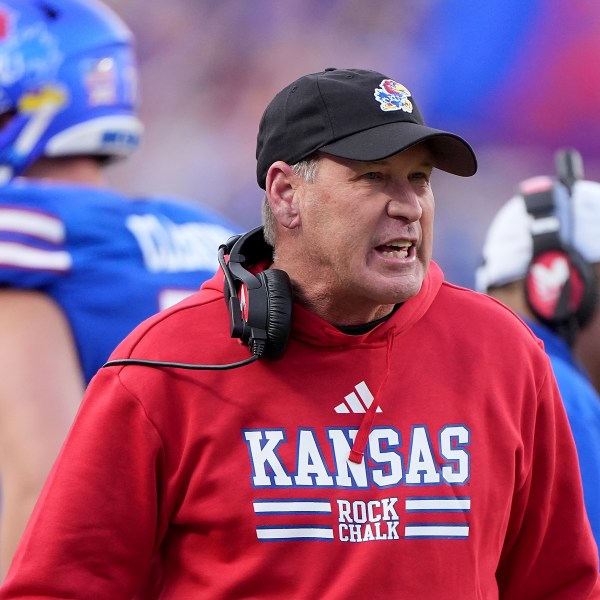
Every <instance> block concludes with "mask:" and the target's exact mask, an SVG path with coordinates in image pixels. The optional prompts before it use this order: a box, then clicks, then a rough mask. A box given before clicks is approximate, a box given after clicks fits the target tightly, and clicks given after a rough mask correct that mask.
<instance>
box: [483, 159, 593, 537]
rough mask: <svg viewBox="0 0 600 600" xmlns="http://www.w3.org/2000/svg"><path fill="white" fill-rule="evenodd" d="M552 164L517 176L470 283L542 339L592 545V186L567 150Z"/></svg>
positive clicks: (578, 160) (490, 230)
mask: <svg viewBox="0 0 600 600" xmlns="http://www.w3.org/2000/svg"><path fill="white" fill-rule="evenodd" d="M556 163H557V171H558V174H557V176H556V177H547V176H539V177H533V178H530V179H527V180H525V181H523V182H522V183H521V184H520V186H519V191H518V193H517V194H516V195H514V196H513V197H512V198H511V199H510V200H509V201H508V202H507V203H506V204H505V205H504V206H503V207H502V208H501V209H500V211H499V212H498V213H497V214H496V216H495V217H494V219H493V221H492V223H491V225H490V227H489V230H488V232H487V236H486V239H485V242H484V246H483V261H482V264H481V266H480V267H479V268H478V270H477V273H476V288H477V289H478V290H479V291H481V292H484V293H487V294H489V295H490V296H493V297H494V298H497V299H498V300H500V301H501V302H503V303H504V304H506V305H507V306H508V307H510V308H512V309H513V310H514V311H516V312H517V313H518V314H519V315H521V316H522V317H523V319H524V320H525V322H526V323H527V324H528V325H529V327H530V328H531V329H532V330H533V332H534V333H535V335H536V336H537V337H538V338H540V339H541V340H542V341H543V342H544V347H545V349H546V352H547V353H548V355H549V357H550V360H551V362H552V366H553V369H554V373H555V375H556V379H557V381H558V386H559V389H560V393H561V396H562V398H563V401H564V404H565V408H566V412H567V416H568V418H569V422H570V425H571V429H572V431H573V436H574V439H575V443H576V445H577V451H578V452H577V453H578V457H579V465H580V469H581V477H582V482H583V491H584V498H585V504H586V508H587V513H588V516H589V519H590V523H591V526H592V530H593V532H594V536H595V539H596V543H597V545H598V546H599V547H600V485H599V482H600V395H598V392H597V391H596V389H595V388H594V386H593V385H592V383H591V382H590V379H589V371H588V370H586V366H587V367H591V366H593V365H594V364H595V363H597V360H598V358H597V356H598V355H599V354H600V310H599V305H598V299H599V294H600V288H599V285H600V284H599V282H600V183H597V182H594V181H586V180H583V179H582V177H583V163H582V160H581V156H580V155H579V153H578V152H576V151H575V150H571V149H569V150H560V151H558V152H557V154H556ZM596 369H597V367H596ZM598 376H600V374H599V373H598V372H596V377H598Z"/></svg>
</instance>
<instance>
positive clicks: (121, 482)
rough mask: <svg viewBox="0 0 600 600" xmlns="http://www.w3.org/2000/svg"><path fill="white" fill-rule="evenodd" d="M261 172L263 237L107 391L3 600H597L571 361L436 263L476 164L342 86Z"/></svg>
mask: <svg viewBox="0 0 600 600" xmlns="http://www.w3.org/2000/svg"><path fill="white" fill-rule="evenodd" d="M256 156H257V180H258V184H259V186H260V187H262V188H263V189H264V190H265V200H264V204H263V222H264V227H259V228H256V229H253V230H251V231H249V232H247V233H245V234H243V235H241V236H236V237H234V238H232V239H230V240H229V241H227V242H225V241H224V243H223V245H222V246H221V247H220V249H219V261H220V264H221V271H222V272H219V273H217V274H216V275H215V277H214V278H213V279H212V280H210V281H208V282H206V283H205V284H203V286H202V288H201V290H200V291H199V292H198V293H197V294H195V295H194V296H192V297H191V298H188V299H186V300H184V301H183V302H182V303H180V304H178V305H177V306H176V307H174V308H171V309H168V310H167V311H166V312H163V313H162V314H161V315H160V316H157V317H151V318H149V319H148V320H146V321H145V322H144V323H143V324H142V325H140V326H139V327H137V328H136V330H135V331H134V332H133V333H132V334H130V335H129V336H128V337H127V338H126V339H125V340H124V342H123V343H122V344H120V345H119V347H118V348H117V349H116V350H115V352H114V353H113V354H112V356H111V359H110V360H109V361H108V362H107V363H106V364H105V365H104V368H103V369H101V370H100V371H99V373H98V374H97V375H96V376H95V378H94V379H93V381H92V382H91V384H90V386H89V387H88V390H87V392H86V396H85V398H84V401H83V403H82V407H81V409H80V411H79V413H78V415H77V418H76V420H75V423H74V426H73V428H72V429H71V431H70V433H69V436H68V438H67V440H66V442H65V445H64V446H63V451H62V452H61V456H60V458H59V459H58V461H57V462H56V463H55V465H54V468H53V472H52V474H51V476H50V478H49V479H48V482H47V484H46V486H45V489H44V492H43V495H42V498H41V500H40V502H39V503H38V504H37V506H36V509H35V512H34V515H33V517H32V519H31V520H30V522H29V524H28V528H27V530H26V532H25V535H24V537H23V539H22V541H21V544H20V546H19V549H18V551H17V554H16V556H15V560H14V561H13V564H12V566H11V569H10V571H9V574H8V577H7V580H6V582H5V583H4V585H3V586H2V588H0V600H8V599H14V598H23V597H33V596H35V597H45V598H50V597H52V598H82V597H90V598H92V597H93V598H94V599H95V600H115V599H125V598H145V599H149V598H163V599H166V598H200V597H202V598H228V599H233V598H240V599H241V598H282V599H284V598H285V599H286V600H287V599H289V598H298V599H306V598H322V599H326V600H342V599H343V600H348V599H353V598H363V597H364V596H365V594H368V596H369V598H373V599H384V598H385V599H388V598H390V597H393V598H398V599H402V598H406V599H414V598H419V600H434V599H435V600H439V599H440V598H502V599H508V598H510V599H511V600H519V599H522V600H525V599H527V600H535V599H541V598H554V599H556V600H558V599H565V600H567V599H568V600H574V599H576V598H577V599H584V598H592V597H598V595H599V594H600V588H599V587H598V555H597V550H596V548H595V544H594V539H593V536H592V533H591V529H590V525H589V521H588V519H587V517H586V514H585V507H584V503H583V495H582V491H581V480H580V476H579V470H578V468H577V456H576V450H575V445H574V443H573V438H572V435H571V432H570V429H569V424H568V421H567V418H566V415H565V412H564V407H563V405H562V401H561V399H560V395H559V392H558V389H557V386H556V381H555V379H554V376H553V374H552V369H551V366H550V363H549V360H548V357H547V356H546V354H545V353H544V351H543V349H542V347H541V344H540V342H539V340H537V338H535V337H534V336H533V334H532V333H531V331H530V330H529V329H528V328H527V327H526V326H525V325H524V324H523V322H522V321H521V320H519V319H518V318H517V317H516V316H515V315H514V313H513V312H512V311H510V310H508V309H507V308H506V307H504V306H502V305H501V304H500V303H497V302H495V301H494V300H492V299H491V298H489V297H487V296H485V295H483V294H477V293H476V292H474V291H471V290H466V289H463V288H458V287H456V286H453V285H451V284H449V283H446V282H445V281H444V277H443V274H442V272H441V270H440V268H439V267H438V266H437V265H436V264H435V262H434V261H433V260H432V242H433V213H434V197H433V192H432V188H431V176H432V171H433V169H434V168H437V169H441V170H444V171H448V172H450V173H453V174H456V175H460V176H470V175H473V174H474V173H475V171H476V168H477V164H476V158H475V154H474V152H473V150H472V148H471V146H469V144H468V143H467V142H466V141H464V140H463V139H462V138H460V137H458V136H457V135H455V134H452V133H448V132H445V131H441V130H438V129H433V128H430V127H428V126H426V125H425V123H424V121H423V118H422V116H421V114H420V112H419V110H418V108H417V105H416V104H415V99H414V98H413V96H412V94H411V92H410V91H409V89H408V88H407V87H405V86H404V85H402V84H401V83H399V82H398V81H396V80H394V79H391V78H390V77H388V76H386V75H383V74H382V73H379V72H377V71H371V70H365V69H333V68H329V69H326V70H325V71H323V72H320V73H312V74H309V75H305V76H302V77H300V78H299V79H297V80H296V81H294V82H293V83H291V84H290V85H289V86H287V87H286V88H284V89H283V90H282V91H280V92H279V93H277V94H276V95H275V97H274V98H273V100H272V101H271V102H270V103H269V105H268V106H267V108H266V110H265V112H264V114H263V117H262V119H261V122H260V126H259V133H258V141H257V151H256Z"/></svg>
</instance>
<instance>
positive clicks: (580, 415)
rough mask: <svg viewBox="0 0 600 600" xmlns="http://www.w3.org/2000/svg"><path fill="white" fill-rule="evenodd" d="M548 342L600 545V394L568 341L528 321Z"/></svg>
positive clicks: (546, 343) (547, 350)
mask: <svg viewBox="0 0 600 600" xmlns="http://www.w3.org/2000/svg"><path fill="white" fill-rule="evenodd" d="M527 324H528V325H529V326H530V327H531V329H532V331H533V332H534V333H535V335H537V337H539V338H540V339H541V340H542V341H543V342H544V348H545V350H546V353H547V354H548V356H549V358H550V362H551V363H552V369H553V371H554V375H555V376H556V381H557V383H558V387H559V389H560V395H561V396H562V399H563V402H564V405H565V410H566V412H567V417H568V418H569V424H570V425H571V431H572V432H573V438H574V439H575V445H576V446H577V454H578V456H579V467H580V469H581V480H582V482H583V495H584V498H585V506H586V509H587V513H588V517H589V519H590V523H591V525H592V530H593V532H594V537H595V538H596V543H597V544H598V547H599V548H600V485H599V484H598V482H599V481H600V396H599V395H598V393H597V392H596V389H595V388H594V387H593V386H592V384H591V382H590V381H589V379H588V377H587V375H586V374H585V373H584V371H583V369H582V367H581V366H580V365H579V364H578V363H577V362H576V361H575V358H574V357H573V353H572V352H571V350H570V349H569V347H568V346H567V344H566V343H565V342H564V341H563V340H562V338H560V337H558V336H557V335H556V334H554V333H553V332H552V331H550V330H549V329H548V328H547V327H544V326H542V325H540V324H536V323H532V322H531V321H527Z"/></svg>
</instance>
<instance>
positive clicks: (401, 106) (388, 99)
mask: <svg viewBox="0 0 600 600" xmlns="http://www.w3.org/2000/svg"><path fill="white" fill-rule="evenodd" d="M374 95H375V100H377V102H379V105H380V108H381V110H384V111H391V110H403V111H404V112H407V113H411V112H412V111H413V104H412V102H411V101H410V100H409V99H408V97H409V96H410V95H411V93H410V92H409V91H408V90H407V89H406V88H405V87H404V86H403V85H402V84H401V83H398V82H397V81H394V80H393V79H384V80H383V81H382V82H381V83H380V84H379V87H377V88H375V94H374Z"/></svg>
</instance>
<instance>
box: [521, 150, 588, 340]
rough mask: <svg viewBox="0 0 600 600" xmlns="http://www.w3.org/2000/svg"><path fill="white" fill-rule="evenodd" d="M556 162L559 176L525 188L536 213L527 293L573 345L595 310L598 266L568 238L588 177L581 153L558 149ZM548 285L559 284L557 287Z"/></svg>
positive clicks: (541, 318)
mask: <svg viewBox="0 0 600 600" xmlns="http://www.w3.org/2000/svg"><path fill="white" fill-rule="evenodd" d="M556 168H557V174H558V177H557V178H556V179H553V180H551V179H548V182H547V184H546V185H545V186H542V187H540V188H538V189H536V190H535V191H528V192H527V193H524V192H523V190H522V191H521V193H522V195H523V199H524V201H525V207H526V209H527V212H528V213H529V214H530V215H531V216H532V217H533V222H532V225H531V238H532V243H533V252H532V258H531V261H530V263H529V266H528V268H527V272H526V275H525V298H526V300H527V304H528V306H529V308H530V309H531V311H532V312H533V314H534V315H535V316H536V318H537V319H538V320H539V321H540V322H542V323H544V324H545V325H546V326H547V327H548V328H550V329H552V330H553V331H555V332H556V333H558V334H559V335H560V336H562V337H563V338H564V339H565V340H566V341H567V343H568V344H569V345H571V344H572V343H573V340H574V336H575V334H576V333H577V331H578V330H579V329H581V328H582V327H585V325H586V324H587V323H588V322H589V321H590V319H591V318H592V316H593V314H594V312H595V310H596V307H597V305H598V298H597V285H596V283H597V282H596V275H595V272H594V269H593V267H592V266H591V265H590V264H589V263H588V262H586V260H585V259H584V258H583V257H582V256H581V254H580V253H579V252H577V251H576V250H575V248H574V247H573V246H572V245H571V244H570V243H568V241H567V240H570V239H572V233H573V231H572V222H573V220H574V218H573V200H572V193H573V186H574V184H575V182H576V181H577V180H578V179H581V178H583V163H582V160H581V156H580V154H579V153H578V152H577V151H575V150H570V149H569V150H560V151H558V152H557V154H556ZM525 183H526V182H525ZM549 288H554V293H551V292H550V291H549ZM557 288H558V291H557Z"/></svg>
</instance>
